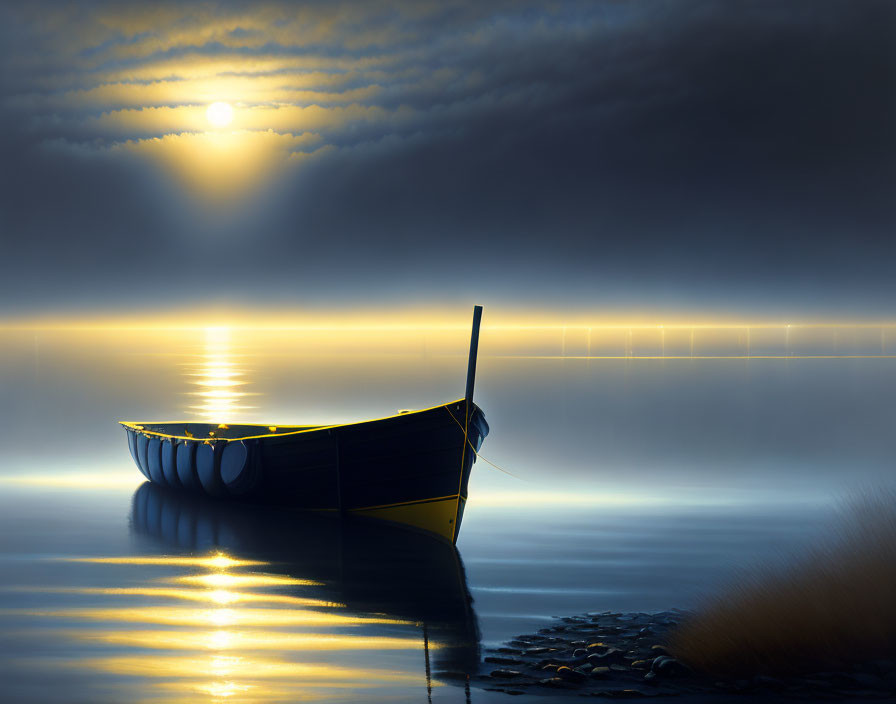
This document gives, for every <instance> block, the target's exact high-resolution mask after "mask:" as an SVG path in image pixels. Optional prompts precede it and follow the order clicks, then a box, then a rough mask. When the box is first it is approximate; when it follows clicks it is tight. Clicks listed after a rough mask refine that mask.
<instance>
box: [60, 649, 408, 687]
mask: <svg viewBox="0 0 896 704" xmlns="http://www.w3.org/2000/svg"><path fill="white" fill-rule="evenodd" d="M77 662H78V664H79V665H80V666H82V667H86V668H89V669H92V670H98V671H100V672H107V673H110V674H116V675H131V676H139V677H157V678H172V677H195V676H196V675H198V674H200V673H203V672H205V673H211V674H213V675H215V676H217V677H222V678H236V677H239V678H247V679H253V680H267V679H281V678H282V679H289V680H293V681H297V682H298V681H300V682H301V685H302V686H303V687H304V686H311V687H328V686H331V685H333V684H336V685H347V684H350V683H367V682H388V683H390V684H395V683H400V682H405V683H417V682H418V681H419V679H420V678H419V675H417V674H413V675H412V674H409V673H406V672H399V671H394V670H373V669H363V668H357V667H339V666H336V665H328V664H323V663H307V664H306V663H296V662H289V661H287V660H281V659H276V658H268V657H259V656H254V657H251V658H249V657H240V656H232V655H227V656H224V655H213V656H201V657H198V658H195V659H193V658H183V657H180V656H170V657H159V656H156V657H152V658H147V657H145V656H143V655H142V654H140V655H132V656H112V657H107V658H85V659H83V660H78V661H77Z"/></svg>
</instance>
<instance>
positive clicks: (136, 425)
mask: <svg viewBox="0 0 896 704" xmlns="http://www.w3.org/2000/svg"><path fill="white" fill-rule="evenodd" d="M465 400H466V399H463V398H460V399H455V400H454V401H448V402H447V403H440V404H439V405H437V406H430V407H429V408H421V409H420V410H416V411H404V412H403V413H402V412H399V413H395V414H393V415H391V416H383V417H382V418H371V419H369V420H359V421H355V422H354V423H337V424H334V425H301V426H295V425H287V426H270V425H262V424H256V423H233V425H249V426H257V427H259V428H271V427H275V428H279V427H286V428H302V430H291V431H289V432H286V433H264V434H261V435H243V436H241V437H238V438H215V440H222V441H224V442H234V441H237V440H258V439H260V438H282V437H287V436H289V435H299V434H301V433H312V432H316V431H318V430H331V429H333V428H345V427H348V426H350V425H363V424H364V423H376V422H377V421H381V420H389V419H390V418H404V417H406V416H410V415H414V414H415V413H425V412H426V411H434V410H435V409H437V408H445V407H446V406H450V405H451V404H453V403H462V402H464V401H465ZM118 424H119V425H122V426H124V427H125V428H127V429H129V430H133V431H135V432H138V433H142V434H143V435H154V436H156V437H161V438H171V439H172V440H195V439H196V438H194V437H192V436H189V435H172V434H171V433H160V432H158V431H156V430H146V429H145V427H146V426H147V425H181V424H182V425H185V426H186V425H214V423H197V422H196V421H191V420H168V421H140V422H136V421H125V420H120V421H118Z"/></svg>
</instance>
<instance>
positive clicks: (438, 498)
mask: <svg viewBox="0 0 896 704" xmlns="http://www.w3.org/2000/svg"><path fill="white" fill-rule="evenodd" d="M457 497H458V495H457V494H449V495H448V496H436V497H435V498H432V499H414V500H413V501H399V502H398V503H394V504H380V505H378V506H362V507H361V508H350V509H347V510H348V511H373V510H375V509H379V508H393V507H394V506H410V505H412V504H425V503H427V502H429V501H444V500H445V499H456V498H457ZM462 498H463V499H464V500H466V497H465V496H464V497H462Z"/></svg>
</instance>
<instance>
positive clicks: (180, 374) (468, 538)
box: [0, 327, 896, 702]
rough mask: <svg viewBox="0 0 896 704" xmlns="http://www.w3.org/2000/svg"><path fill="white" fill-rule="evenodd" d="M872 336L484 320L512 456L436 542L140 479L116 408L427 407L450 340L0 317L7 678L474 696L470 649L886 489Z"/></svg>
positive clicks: (487, 402)
mask: <svg viewBox="0 0 896 704" xmlns="http://www.w3.org/2000/svg"><path fill="white" fill-rule="evenodd" d="M888 332H890V331H888V330H880V329H877V330H869V329H865V328H841V329H822V330H818V329H807V330H803V331H793V330H791V331H787V330H784V329H777V328H769V329H764V330H763V329H755V330H750V331H748V332H747V331H745V330H734V331H732V330H702V329H701V330H698V331H697V334H696V340H695V339H694V335H693V331H690V330H687V329H681V330H667V331H663V330H637V329H636V330H634V331H628V330H612V331H599V330H588V329H581V328H575V329H567V330H563V329H561V328H557V329H537V330H492V331H489V330H488V328H486V329H485V330H484V331H483V349H482V357H481V363H480V370H479V375H478V387H477V396H478V402H479V403H480V404H481V405H482V407H483V408H484V410H485V412H486V415H487V417H488V419H489V422H490V424H491V427H492V435H491V436H490V437H489V438H488V439H487V440H486V442H485V444H484V446H483V448H482V449H483V454H484V456H485V457H487V458H489V459H490V460H493V461H494V462H496V463H497V464H499V465H500V466H502V467H504V468H505V469H507V470H508V471H510V472H512V473H513V474H514V475H515V476H509V475H507V474H504V473H502V472H500V471H498V470H495V469H492V468H490V467H489V466H488V465H486V464H484V463H482V462H480V463H478V464H477V466H476V468H475V471H474V479H473V482H472V483H471V497H470V503H469V505H468V508H467V511H466V514H465V519H464V525H463V529H462V532H461V538H460V540H459V542H458V550H457V551H456V552H455V551H454V550H453V549H450V548H449V547H448V546H444V545H442V544H439V543H435V542H433V541H430V540H428V539H426V538H423V537H420V536H416V535H414V534H410V533H407V532H405V531H401V530H395V529H392V528H389V527H388V526H384V525H379V524H372V523H369V522H362V523H352V522H339V521H335V520H332V519H331V518H329V517H325V516H307V515H301V514H298V515H297V514H292V513H289V512H285V513H284V512H274V511H261V512H259V511H256V510H252V509H249V508H240V507H232V506H225V505H222V504H220V503H214V502H211V503H209V502H200V501H197V500H195V499H192V498H189V497H183V496H179V495H176V494H170V493H167V492H163V491H157V490H156V489H155V487H151V486H149V485H144V486H141V485H140V481H139V480H140V479H141V477H140V475H139V473H138V472H137V470H136V468H135V467H134V466H133V464H132V462H131V460H130V456H129V453H128V451H127V447H126V443H125V440H124V435H123V433H122V432H121V431H120V430H119V429H118V428H116V427H115V424H114V421H115V420H118V419H132V420H153V419H159V420H166V419H171V418H174V417H192V418H209V419H211V418H214V419H220V420H235V419H246V420H254V421H267V422H279V423H287V422H291V421H292V422H303V421H304V422H327V421H339V420H347V419H361V418H364V417H376V416H381V415H386V414H389V413H392V412H394V411H395V410H396V409H399V408H414V407H425V406H429V405H433V404H435V403H439V402H441V401H444V400H448V399H451V398H455V397H457V396H459V395H460V394H461V390H462V385H463V373H464V359H463V349H464V347H465V345H466V340H465V335H466V333H465V331H463V330H457V331H454V330H447V331H445V330H436V329H430V330H426V331H421V330H409V329H403V330H380V329H364V330H360V329H352V330H346V329H341V330H319V329H318V330H307V329H306V330H291V331H278V330H268V331H257V330H255V331H248V330H236V329H233V330H231V329H227V328H220V327H218V328H209V329H203V330H177V331H173V330H160V329H155V330H130V331H121V330H93V331H79V332H71V331H68V332H62V331H49V330H42V331H34V330H18V331H14V330H8V331H3V332H0V340H2V343H3V350H4V354H3V357H2V360H0V384H2V394H3V398H4V400H5V404H4V408H3V410H2V413H3V418H2V421H3V427H4V431H5V432H4V433H3V434H2V436H0V443H2V446H0V457H2V465H0V652H2V659H0V678H2V681H3V683H4V687H3V690H4V695H5V697H6V698H7V699H9V700H10V701H25V702H28V701H35V702H37V701H40V702H52V701H65V702H73V701H74V702H82V701H83V702H104V701H108V702H119V701H158V702H177V701H191V702H195V701H208V702H218V701H220V702H224V701H238V702H255V701H297V700H311V701H314V700H318V699H320V700H327V701H346V702H348V701H352V702H354V701H408V702H419V701H425V700H426V697H430V698H431V699H432V700H433V701H444V702H450V701H458V702H463V701H465V700H471V701H486V700H487V698H488V697H489V696H490V695H489V693H486V692H483V691H480V690H477V689H475V688H473V689H470V688H469V687H468V686H466V684H465V681H464V678H463V674H464V673H466V672H470V671H473V670H475V668H476V667H477V665H478V663H479V661H480V658H481V656H482V650H483V649H484V648H487V647H489V646H491V645H495V644H497V643H499V642H500V641H502V640H504V639H507V638H510V637H512V636H514V635H517V634H519V633H524V632H529V631H531V630H532V629H534V628H538V627H541V626H542V625H543V624H544V623H546V622H547V621H548V620H549V619H550V618H551V617H552V616H557V615H565V614H571V613H576V612H582V611H590V610H604V609H619V610H652V609H655V610H660V609H667V608H671V607H682V608H688V607H692V606H695V605H696V604H698V603H699V600H700V598H701V595H703V594H706V593H708V592H711V591H712V590H713V588H715V587H717V586H718V585H721V584H724V583H726V582H729V581H731V580H736V579H737V575H738V574H740V573H742V571H743V570H748V569H750V568H751V567H752V566H755V565H757V564H760V563H768V562H770V561H771V562H774V561H786V560H787V559H788V556H790V555H793V554H796V553H798V552H799V551H800V549H801V548H803V547H805V546H806V545H809V544H811V543H812V542H813V541H816V540H817V539H818V538H819V536H822V535H823V534H824V532H825V531H826V530H828V529H829V526H830V522H831V519H832V517H833V515H834V506H835V503H836V501H837V500H838V499H839V498H840V497H842V495H843V494H844V493H845V492H848V491H850V490H852V489H855V488H856V487H861V486H869V485H870V486H873V485H875V484H878V483H880V482H883V481H885V480H886V479H887V476H888V473H889V472H890V471H891V469H890V468H891V460H892V451H891V448H890V440H889V438H890V428H891V426H892V420H893V418H892V415H893V412H894V410H893V408H894V407H893V402H892V399H893V398H894V391H896V383H894V381H893V371H894V361H896V360H893V359H890V358H889V356H888V355H889V352H890V350H889V349H888V346H887V340H886V335H887V333H888ZM664 355H665V359H663V358H662V357H663V356H664ZM760 355H761V357H762V358H759V356H760ZM631 356H640V357H641V358H640V359H628V358H626V357H631ZM726 356H727V357H728V358H725V359H718V357H726ZM747 356H751V358H748V359H742V358H741V357H747ZM614 357H622V358H621V359H616V358H614ZM647 357H651V359H647ZM734 357H738V358H736V359H735V358H734Z"/></svg>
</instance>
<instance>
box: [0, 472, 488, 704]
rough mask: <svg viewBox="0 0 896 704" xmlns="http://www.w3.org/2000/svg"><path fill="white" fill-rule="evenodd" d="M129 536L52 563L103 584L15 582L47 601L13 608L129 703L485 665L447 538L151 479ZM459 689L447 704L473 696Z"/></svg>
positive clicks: (409, 690)
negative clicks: (118, 682)
mask: <svg viewBox="0 0 896 704" xmlns="http://www.w3.org/2000/svg"><path fill="white" fill-rule="evenodd" d="M178 528H179V530H178ZM131 530H132V535H133V537H134V539H135V540H136V541H137V543H138V546H139V548H140V549H139V550H138V551H137V552H136V554H134V555H133V556H127V555H121V556H93V557H90V556H86V557H85V556H77V557H69V558H53V559H52V560H51V561H53V562H57V563H64V564H70V565H80V566H81V568H82V569H84V570H86V572H81V573H80V574H81V580H82V581H90V582H93V583H94V584H96V583H102V584H105V585H106V586H85V585H80V584H79V585H66V586H54V587H48V586H37V587H34V586H27V587H20V588H16V587H12V588H7V589H6V590H5V591H7V592H9V591H16V590H19V591H22V592H27V593H28V594H30V595H32V596H37V597H39V598H40V603H41V606H40V607H39V608H24V609H19V610H16V611H15V613H14V615H15V616H17V617H24V618H26V619H29V620H31V621H41V622H43V623H45V624H46V626H47V627H48V628H49V631H50V633H52V638H53V639H54V640H55V641H56V642H58V643H59V644H60V645H62V646H63V648H64V650H65V652H66V653H67V654H68V655H67V656H66V657H61V658H57V659H55V660H54V662H53V664H52V667H54V668H56V669H60V668H61V669H66V668H67V669H70V670H72V671H77V672H79V673H81V674H84V673H88V672H90V673H94V675H95V677H96V679H97V681H99V682H106V683H108V682H112V681H115V679H116V678H125V681H126V682H129V683H131V684H130V685H129V686H128V687H126V688H125V689H126V690H127V696H126V698H127V699H128V700H129V701H132V700H144V699H145V700H147V701H154V702H178V701H202V700H207V701H212V702H216V701H224V700H228V701H240V702H273V701H299V700H315V701H317V700H339V701H343V700H355V699H358V700H374V701H376V700H390V701H393V700H394V701H402V700H404V699H405V698H407V700H409V701H419V700H420V697H425V696H428V697H430V698H431V697H432V692H433V691H434V690H433V687H434V686H435V687H436V689H439V687H438V685H439V684H440V680H439V678H438V676H437V675H438V672H439V671H442V670H450V671H452V672H454V673H455V676H456V673H458V672H460V673H461V676H463V673H464V672H466V673H467V674H470V673H472V671H473V669H474V668H475V666H476V665H478V661H479V656H478V630H477V627H476V622H475V615H474V614H473V613H472V610H471V607H470V597H469V593H468V590H467V588H466V581H465V577H464V575H463V568H462V565H461V564H460V561H459V557H458V555H457V553H456V551H455V549H454V547H453V546H450V545H447V544H445V543H442V542H441V541H436V540H434V539H432V538H430V537H428V536H424V535H417V534H411V533H406V532H405V531H403V530H397V529H394V528H389V527H387V526H383V525H380V524H378V523H373V524H371V523H369V522H366V521H360V522H345V521H338V520H333V519H332V517H327V516H300V517H296V516H294V515H292V514H278V513H277V512H271V511H267V512H265V511H256V510H254V509H252V508H250V507H233V506H227V505H225V504H220V503H211V502H204V501H201V500H198V499H197V498H196V497H190V496H184V495H182V494H175V493H172V492H167V491H165V490H160V489H159V488H158V487H156V486H151V485H149V484H145V485H143V486H142V487H141V488H140V489H139V490H138V491H137V492H136V493H135V495H134V500H133V510H132V515H131ZM153 549H155V550H159V549H160V550H163V551H164V552H165V553H168V554H162V555H156V554H152V552H151V551H152V550H153ZM377 549H379V550H380V551H381V556H380V557H377V558H375V559H373V560H371V559H370V558H371V557H372V556H373V555H374V552H375V550H377ZM178 552H189V553H191V554H189V555H177V554H170V553H178ZM365 558H366V559H365ZM134 568H138V569H137V571H135V570H134ZM134 575H137V577H138V581H139V582H140V583H139V584H133V577H134ZM41 595H43V596H41ZM54 599H58V600H59V604H58V605H54V603H53V602H54ZM79 600H83V602H82V601H79ZM184 602H187V603H192V604H195V605H183V604H184ZM5 615H10V612H9V610H3V613H2V614H0V616H5ZM66 644H69V645H66ZM421 651H423V652H422V653H421ZM72 653H77V654H78V655H77V656H76V657H72V655H71V654H72ZM38 660H39V658H38ZM431 662H432V663H433V669H434V672H432V673H431V671H430V664H431ZM31 664H32V665H35V666H38V667H41V668H42V669H46V668H47V667H50V664H49V663H43V664H42V665H41V663H39V662H32V663H31ZM109 678H112V679H111V680H110V679H109ZM449 689H452V690H453V691H454V698H451V699H448V700H446V701H463V700H464V699H466V698H468V696H469V690H468V689H467V690H466V692H465V691H464V690H462V689H461V690H459V689H456V688H449ZM414 692H416V695H414V694H413V693H414ZM427 693H428V694H427ZM415 696H416V698H415ZM457 697H460V699H457Z"/></svg>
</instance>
